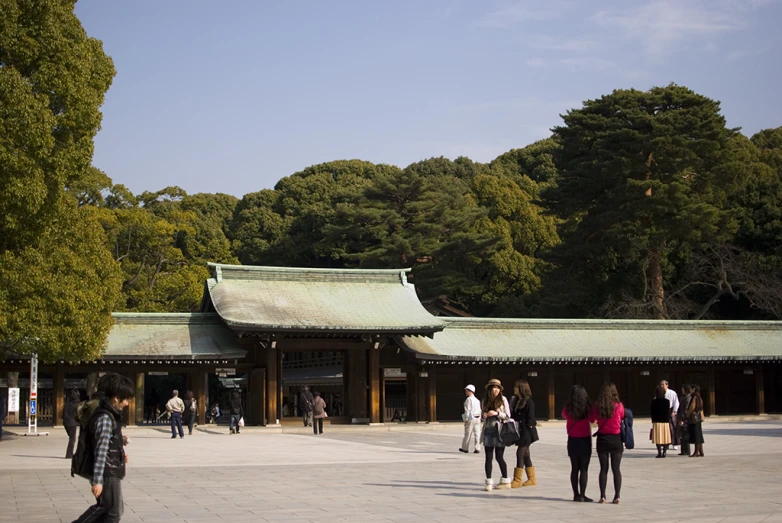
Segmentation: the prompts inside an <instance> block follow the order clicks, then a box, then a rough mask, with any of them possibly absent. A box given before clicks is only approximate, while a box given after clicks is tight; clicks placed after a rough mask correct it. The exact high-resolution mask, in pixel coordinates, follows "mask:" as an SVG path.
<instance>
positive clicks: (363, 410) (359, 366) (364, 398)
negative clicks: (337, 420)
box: [345, 349, 374, 422]
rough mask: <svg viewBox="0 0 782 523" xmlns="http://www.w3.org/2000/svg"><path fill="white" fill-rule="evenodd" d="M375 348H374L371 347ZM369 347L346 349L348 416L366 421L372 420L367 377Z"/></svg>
mask: <svg viewBox="0 0 782 523" xmlns="http://www.w3.org/2000/svg"><path fill="white" fill-rule="evenodd" d="M369 350H374V349H369ZM368 359H369V358H368V357H367V349H351V350H347V351H345V367H346V371H347V372H346V374H347V381H346V383H345V389H346V392H347V395H348V397H347V400H348V401H347V402H346V403H347V405H348V411H347V412H348V417H350V418H353V419H355V420H362V421H363V422H366V421H367V420H371V418H370V416H369V409H368V408H367V405H368V402H369V399H368V397H369V394H367V392H368V391H367V389H368V388H369V382H368V379H367V368H368V366H369V364H368V363H367V360H368Z"/></svg>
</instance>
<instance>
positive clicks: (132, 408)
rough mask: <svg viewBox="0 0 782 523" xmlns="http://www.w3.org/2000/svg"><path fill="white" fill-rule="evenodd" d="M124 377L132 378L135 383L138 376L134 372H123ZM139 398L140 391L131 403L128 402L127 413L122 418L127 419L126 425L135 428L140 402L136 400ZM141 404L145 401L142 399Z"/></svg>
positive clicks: (131, 399)
mask: <svg viewBox="0 0 782 523" xmlns="http://www.w3.org/2000/svg"><path fill="white" fill-rule="evenodd" d="M122 375H123V376H126V377H128V378H130V380H131V381H134V380H135V378H136V374H135V373H133V372H123V373H122ZM137 398H138V390H137V391H136V393H135V394H134V395H133V397H132V398H130V401H128V406H127V407H126V409H125V412H123V413H122V417H123V418H125V424H126V425H130V426H133V425H135V424H136V405H137V404H138V402H137V401H136V399H137ZM141 404H142V405H143V404H144V399H143V398H142V399H141Z"/></svg>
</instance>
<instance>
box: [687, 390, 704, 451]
mask: <svg viewBox="0 0 782 523" xmlns="http://www.w3.org/2000/svg"><path fill="white" fill-rule="evenodd" d="M687 423H688V425H687V432H689V433H690V444H691V445H694V446H695V449H694V450H693V451H692V454H691V455H690V457H691V458H698V457H700V458H702V457H703V427H702V426H701V424H702V423H703V399H702V398H701V388H700V387H699V386H697V385H692V389H691V393H690V406H689V407H688V408H687Z"/></svg>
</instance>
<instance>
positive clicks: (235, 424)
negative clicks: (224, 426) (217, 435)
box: [228, 414, 242, 434]
mask: <svg viewBox="0 0 782 523" xmlns="http://www.w3.org/2000/svg"><path fill="white" fill-rule="evenodd" d="M240 419H242V415H241V414H231V421H230V423H229V425H228V428H230V429H231V430H233V429H234V428H236V433H237V434H239V429H240V428H241V427H239V420H240Z"/></svg>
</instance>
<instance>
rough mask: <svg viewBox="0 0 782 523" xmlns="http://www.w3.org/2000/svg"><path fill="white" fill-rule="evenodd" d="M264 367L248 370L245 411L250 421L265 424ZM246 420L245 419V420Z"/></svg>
mask: <svg viewBox="0 0 782 523" xmlns="http://www.w3.org/2000/svg"><path fill="white" fill-rule="evenodd" d="M265 390H266V369H253V370H252V371H250V383H249V385H248V387H247V393H248V395H247V403H248V405H247V411H248V412H249V413H250V416H249V418H250V422H251V423H252V424H253V425H255V424H258V425H266V422H267V420H266V398H265V395H266V394H265V392H264V391H265ZM245 421H247V420H245Z"/></svg>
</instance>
